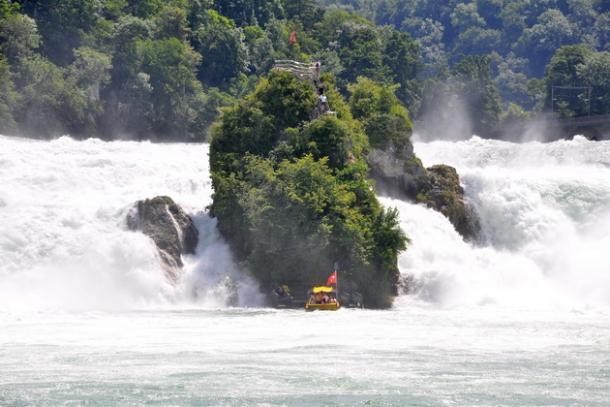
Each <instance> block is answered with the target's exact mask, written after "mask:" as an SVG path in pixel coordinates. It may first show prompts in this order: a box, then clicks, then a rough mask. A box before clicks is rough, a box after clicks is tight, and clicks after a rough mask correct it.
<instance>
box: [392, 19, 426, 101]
mask: <svg viewBox="0 0 610 407" xmlns="http://www.w3.org/2000/svg"><path fill="white" fill-rule="evenodd" d="M384 38H385V47H384V51H383V64H384V65H385V66H387V67H388V68H389V69H390V71H391V77H392V82H394V83H397V84H399V85H400V87H399V88H398V90H397V93H398V97H399V98H400V99H401V100H402V101H403V102H404V103H407V104H411V103H414V101H415V100H416V99H417V97H418V95H417V93H418V89H417V83H416V78H417V75H418V73H419V68H420V63H419V46H418V45H417V43H416V42H415V41H413V39H411V37H410V36H409V35H408V34H406V33H402V32H399V31H396V30H394V29H392V30H389V32H387V33H386V34H385V35H384Z"/></svg>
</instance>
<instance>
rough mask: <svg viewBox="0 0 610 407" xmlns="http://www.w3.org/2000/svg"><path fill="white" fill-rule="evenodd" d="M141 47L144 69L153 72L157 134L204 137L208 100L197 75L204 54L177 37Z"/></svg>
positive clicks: (149, 73) (142, 44) (153, 124)
mask: <svg viewBox="0 0 610 407" xmlns="http://www.w3.org/2000/svg"><path fill="white" fill-rule="evenodd" d="M140 49H141V51H140V52H141V53H142V71H143V72H144V73H146V74H148V75H150V85H151V88H152V94H151V98H152V104H153V117H152V128H153V131H154V133H155V134H156V135H158V136H163V135H170V134H171V135H174V136H176V137H177V138H180V139H193V138H201V137H203V133H202V129H203V127H204V125H203V124H202V123H201V121H200V119H201V117H200V113H201V112H200V109H203V108H204V105H205V100H204V95H203V90H202V88H201V84H200V83H199V82H198V81H197V78H196V76H195V73H196V70H197V66H198V65H199V63H200V62H201V56H200V55H199V54H198V53H197V52H195V51H194V50H193V49H192V48H191V47H190V46H189V45H188V44H186V43H184V42H182V41H180V40H179V39H177V38H169V39H164V40H145V41H142V42H141V43H140ZM200 132H201V133H200Z"/></svg>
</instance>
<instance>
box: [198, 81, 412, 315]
mask: <svg viewBox="0 0 610 407" xmlns="http://www.w3.org/2000/svg"><path fill="white" fill-rule="evenodd" d="M324 86H325V87H326V88H328V89H329V91H328V94H329V98H330V100H331V103H332V104H333V106H337V107H338V109H337V112H336V114H326V115H322V116H320V117H317V118H312V117H311V116H310V115H311V113H312V112H313V111H314V107H315V104H316V96H315V92H314V87H313V86H312V85H311V83H308V82H305V81H301V80H299V79H297V78H296V77H295V76H293V75H292V74H290V73H278V72H275V73H272V74H271V75H270V76H269V78H268V79H263V80H262V81H261V82H260V83H259V84H258V86H257V87H256V90H255V91H254V92H253V93H252V94H250V95H248V96H247V97H246V98H244V99H243V100H240V101H239V103H238V104H236V105H235V106H234V107H231V108H229V109H227V110H226V111H225V112H224V114H223V115H222V116H221V118H220V121H219V122H218V124H217V125H216V126H215V128H214V131H213V136H212V139H211V145H210V165H211V169H212V181H213V185H214V202H213V204H212V207H211V211H212V213H213V215H214V216H216V217H217V218H218V220H219V223H218V226H219V229H220V230H221V232H222V233H223V235H224V236H225V237H227V239H228V240H229V241H230V242H231V244H232V246H233V248H234V250H235V252H236V253H237V255H238V257H239V258H240V259H241V260H242V261H244V262H245V264H246V265H247V266H248V268H249V269H250V270H251V272H252V273H253V275H254V276H256V277H257V278H258V279H259V281H261V282H262V283H263V286H265V287H270V286H273V285H277V284H285V285H288V286H289V287H291V288H293V289H295V290H303V291H304V290H305V289H306V287H308V286H311V285H313V284H319V283H321V282H324V280H325V278H326V276H327V275H328V273H329V271H330V270H331V269H332V267H333V265H334V264H338V266H339V268H340V269H341V271H342V272H341V278H342V280H343V282H344V284H346V287H347V286H352V287H356V288H357V289H358V290H359V291H360V292H362V294H363V296H364V301H365V304H366V305H367V306H370V307H385V306H388V305H389V304H390V303H391V297H392V294H394V293H395V289H396V283H397V279H398V267H397V254H398V252H399V251H400V250H403V249H404V248H405V236H404V235H403V233H402V232H401V231H400V229H399V228H398V225H397V214H396V212H395V211H391V210H390V211H387V210H384V209H383V208H382V207H381V206H380V205H379V203H378V202H377V199H376V197H375V194H374V192H373V189H372V185H371V183H370V181H369V180H368V174H367V171H368V168H367V164H366V159H365V152H366V149H367V147H368V143H367V137H366V135H365V134H364V133H363V131H362V128H361V124H360V122H358V121H357V120H355V119H353V118H352V115H351V114H350V111H349V109H348V108H347V106H346V104H345V102H343V101H342V100H341V96H340V95H339V94H338V92H336V91H335V90H334V89H333V85H332V84H331V83H329V82H324ZM278 112H281V114H278ZM372 113H373V112H372Z"/></svg>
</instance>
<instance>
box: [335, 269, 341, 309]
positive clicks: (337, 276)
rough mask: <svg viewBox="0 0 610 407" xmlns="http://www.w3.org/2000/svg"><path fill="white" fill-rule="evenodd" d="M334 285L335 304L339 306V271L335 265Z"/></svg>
mask: <svg viewBox="0 0 610 407" xmlns="http://www.w3.org/2000/svg"><path fill="white" fill-rule="evenodd" d="M335 286H336V287H337V300H336V301H337V305H338V306H339V307H340V306H341V302H339V271H338V270H337V268H336V267H335Z"/></svg>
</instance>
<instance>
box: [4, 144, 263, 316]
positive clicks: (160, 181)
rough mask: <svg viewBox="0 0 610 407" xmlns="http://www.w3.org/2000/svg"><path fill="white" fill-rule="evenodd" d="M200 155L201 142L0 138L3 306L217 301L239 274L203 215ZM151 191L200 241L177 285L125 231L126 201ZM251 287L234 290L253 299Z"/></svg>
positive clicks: (143, 240) (207, 198)
mask: <svg viewBox="0 0 610 407" xmlns="http://www.w3.org/2000/svg"><path fill="white" fill-rule="evenodd" d="M207 154H208V146H207V145H206V144H204V145H184V144H182V145H181V144H151V143H147V142H144V143H141V142H111V143H109V142H103V141H100V140H95V139H90V140H86V141H75V140H72V139H70V138H68V137H62V138H59V139H57V140H53V141H33V140H25V139H19V138H11V137H5V136H0V179H1V180H2V183H1V184H0V225H2V231H1V233H0V258H1V259H2V261H1V262H0V308H1V309H3V310H15V309H22V310H27V309H31V310H37V309H43V310H49V309H55V308H57V309H73V310H87V309H126V308H134V307H146V306H155V307H158V306H164V305H167V306H170V305H171V304H176V303H179V302H185V301H186V302H188V303H190V304H191V305H192V304H193V303H196V304H199V305H208V306H221V305H223V304H224V302H225V298H226V296H225V295H224V294H223V292H222V287H223V286H224V284H223V278H225V277H231V278H233V279H234V280H235V279H237V277H238V274H239V271H238V270H236V268H235V267H234V265H233V264H232V261H231V256H230V253H229V250H228V248H227V246H226V244H225V243H224V242H223V241H222V240H221V239H220V237H219V236H218V234H217V233H216V232H215V228H214V224H213V222H214V221H213V220H212V219H210V218H209V217H208V216H207V215H206V214H204V213H202V212H201V211H202V210H203V209H204V208H205V207H206V206H207V205H208V204H210V203H211V195H212V189H211V183H210V179H209V169H208V158H207ZM156 195H169V196H171V197H172V198H173V199H174V200H175V201H176V202H177V203H178V204H180V205H181V206H183V207H184V208H185V209H186V210H187V211H188V212H190V213H191V214H193V215H194V216H195V219H196V220H197V222H198V226H200V230H201V234H202V239H201V240H202V242H203V244H204V245H205V247H202V245H200V248H199V249H200V250H199V253H203V257H201V256H196V257H192V258H187V259H185V261H186V268H185V270H186V272H185V276H186V277H185V279H184V281H182V282H181V284H179V285H178V287H174V286H173V285H171V284H169V283H168V281H167V280H166V278H165V277H164V275H163V272H162V270H161V268H160V266H159V261H158V258H157V255H156V251H155V249H154V247H153V245H152V244H151V242H150V240H149V239H148V238H147V237H146V236H144V235H142V234H141V233H134V232H130V231H128V230H126V227H125V215H126V212H127V211H128V209H129V208H130V207H131V205H132V204H133V203H134V202H135V201H137V200H139V199H144V198H152V197H154V196H156ZM210 261H212V262H213V263H214V266H213V267H210V266H203V264H208V265H209V264H210ZM204 271H205V273H204ZM211 271H214V273H212V272H211ZM206 276H213V277H212V278H210V279H208V278H207V277H206ZM251 283H252V282H251V281H245V284H242V289H241V291H244V292H243V294H244V297H243V298H245V299H247V300H249V301H255V299H254V298H252V297H253V296H254V295H253V293H252V291H253V290H252V288H251V287H249V284H251ZM254 291H255V290H254ZM242 301H245V300H242Z"/></svg>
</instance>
